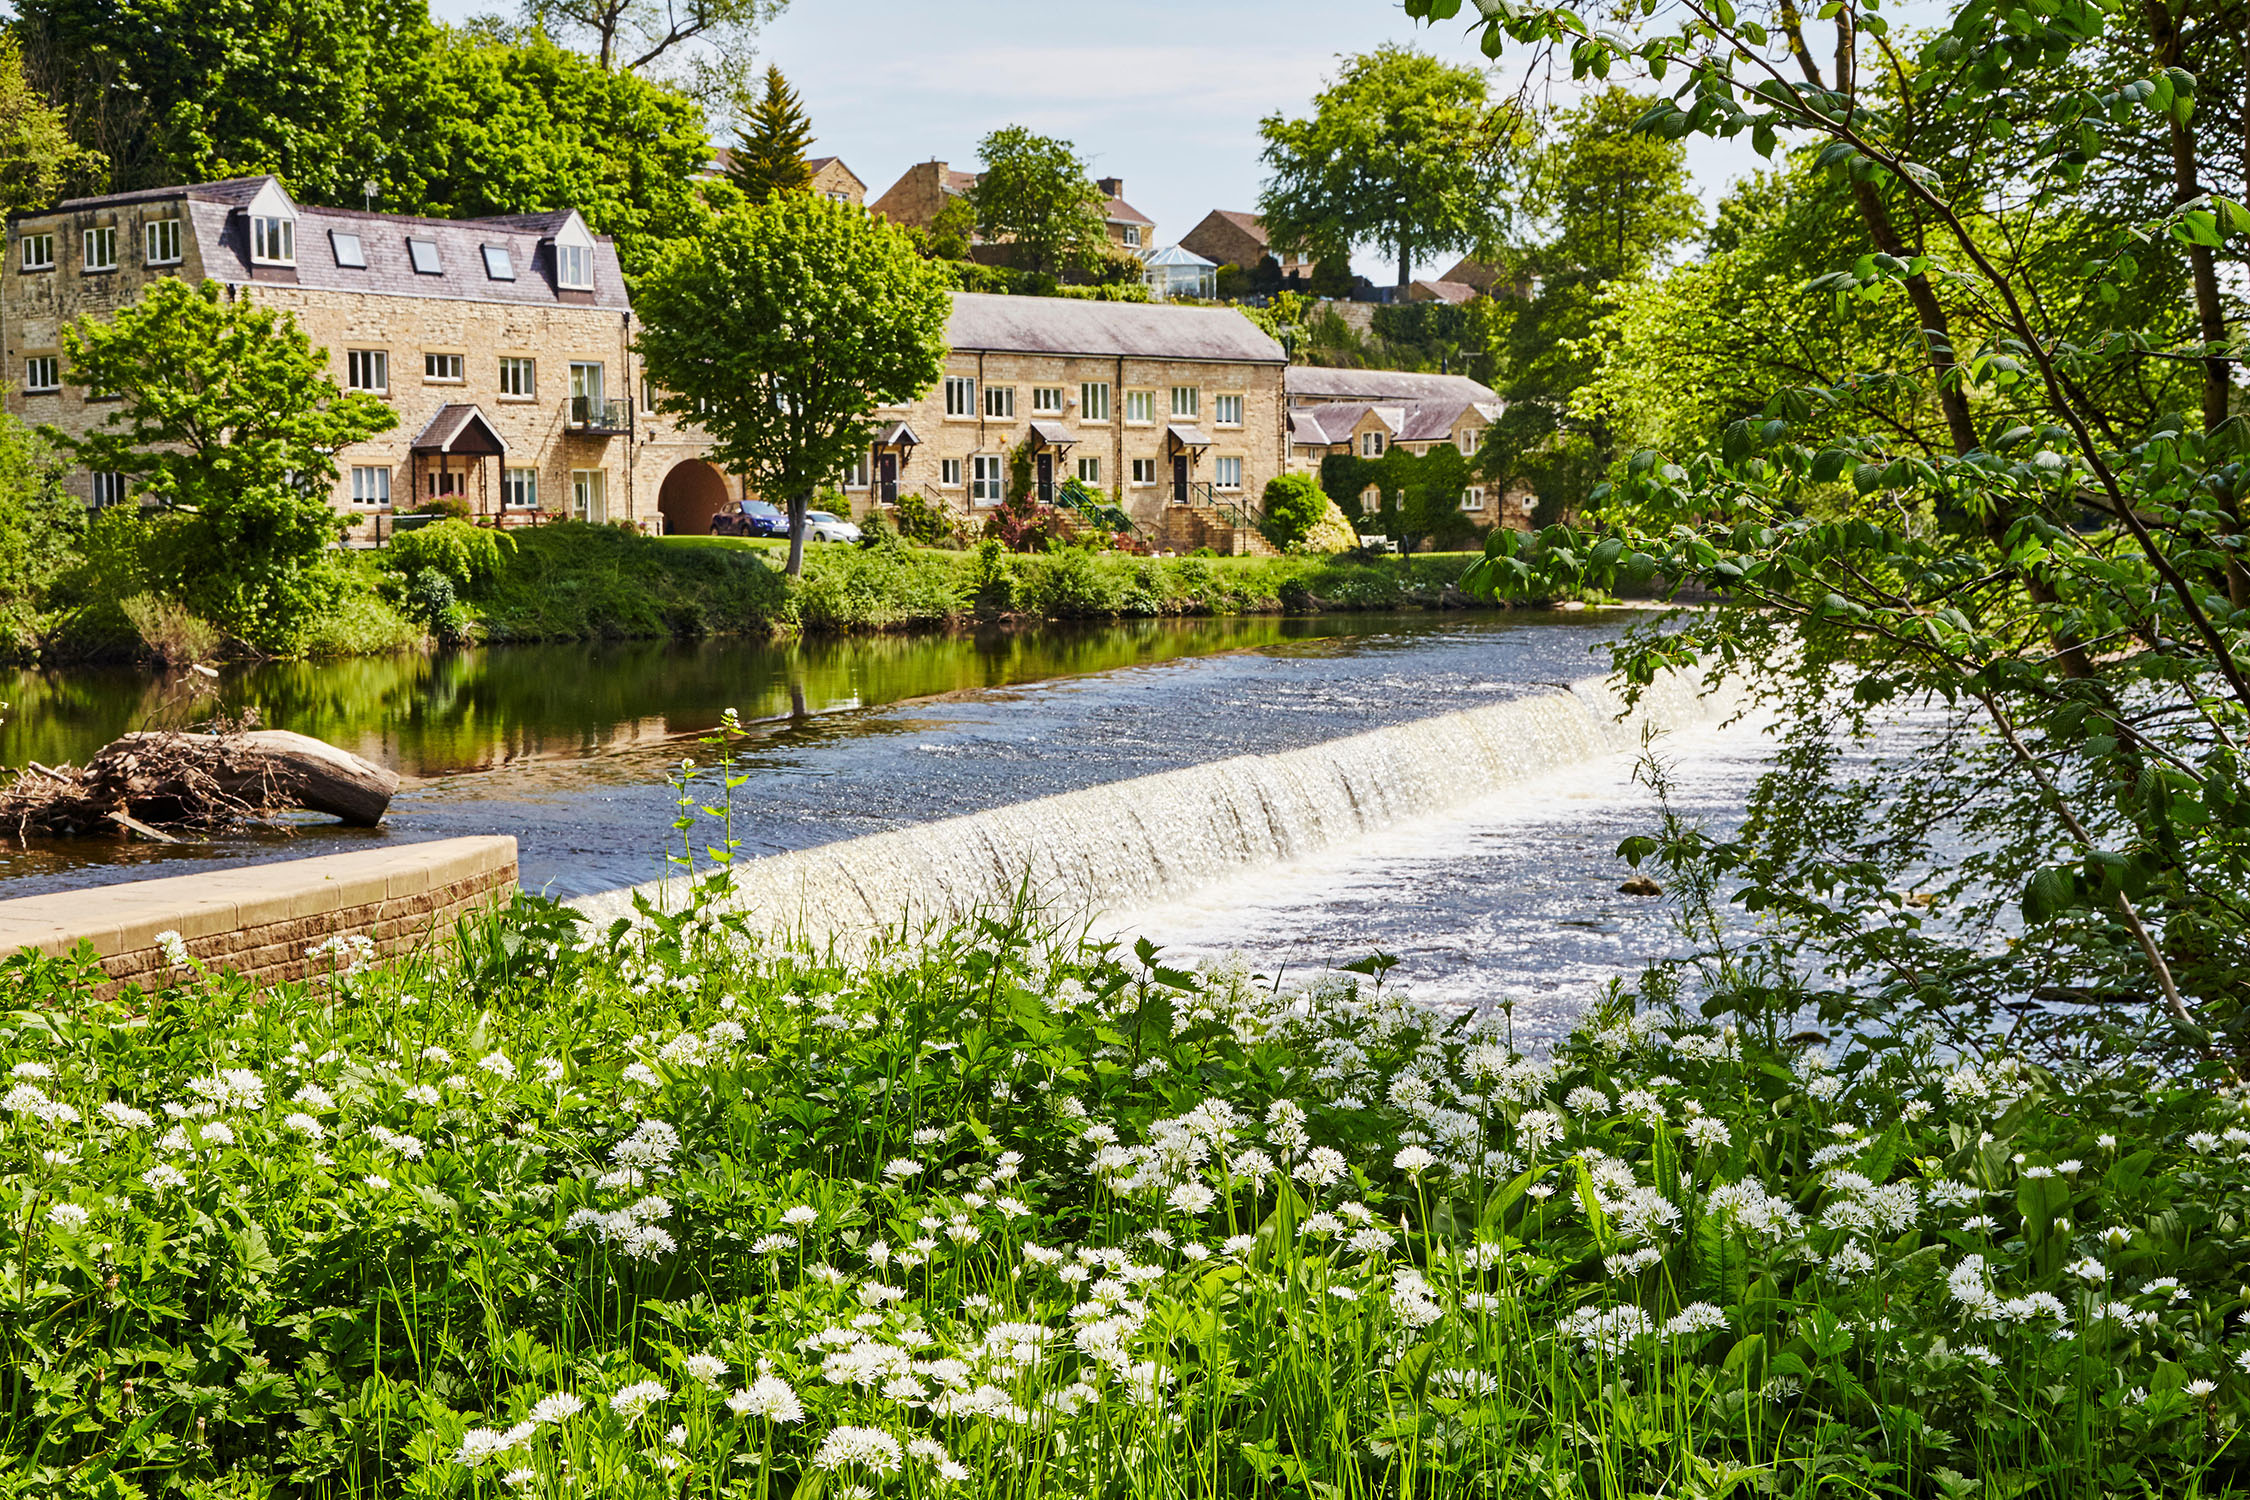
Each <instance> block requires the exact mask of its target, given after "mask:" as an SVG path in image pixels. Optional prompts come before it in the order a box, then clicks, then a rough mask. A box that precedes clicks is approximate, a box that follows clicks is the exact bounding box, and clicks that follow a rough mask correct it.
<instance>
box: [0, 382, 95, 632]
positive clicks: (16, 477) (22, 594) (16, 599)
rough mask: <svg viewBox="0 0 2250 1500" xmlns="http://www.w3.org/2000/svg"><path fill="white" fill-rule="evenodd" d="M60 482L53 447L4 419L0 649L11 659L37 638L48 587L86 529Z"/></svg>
mask: <svg viewBox="0 0 2250 1500" xmlns="http://www.w3.org/2000/svg"><path fill="white" fill-rule="evenodd" d="M62 480H63V466H62V464H61V463H60V462H58V461H57V459H56V456H55V452H54V449H53V447H52V445H50V444H49V443H48V442H46V441H45V440H44V439H43V438H41V437H40V436H39V434H37V433H36V432H34V431H32V430H31V429H30V428H29V427H27V426H25V425H24V424H23V423H22V422H21V421H18V420H17V419H16V418H14V417H12V416H5V415H0V651H4V652H6V653H8V654H10V655H14V654H17V653H20V652H21V651H23V650H24V649H25V648H26V647H28V646H29V645H31V644H32V643H33V641H34V640H35V639H36V636H37V624H38V616H39V611H40V608H41V607H42V606H43V604H44V603H45V601H46V599H47V589H48V585H49V584H51V583H53V582H54V580H55V579H56V577H57V576H59V575H60V574H61V573H62V572H63V570H64V569H65V568H66V567H68V566H69V565H70V563H71V562H72V560H73V558H74V555H75V547H74V544H75V543H76V541H77V539H78V536H79V534H80V532H82V531H83V530H84V528H85V522H86V507H85V506H84V505H83V504H81V503H80V502H79V501H78V499H77V498H76V497H75V496H73V495H71V494H70V492H69V491H67V490H65V489H64V488H63V483H62Z"/></svg>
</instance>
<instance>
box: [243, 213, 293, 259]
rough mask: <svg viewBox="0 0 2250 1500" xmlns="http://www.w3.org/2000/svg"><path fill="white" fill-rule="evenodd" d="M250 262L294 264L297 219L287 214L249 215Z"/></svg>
mask: <svg viewBox="0 0 2250 1500" xmlns="http://www.w3.org/2000/svg"><path fill="white" fill-rule="evenodd" d="M250 263H251V264H252V265H256V266H293V265H295V264H296V263H297V221H296V220H295V219H292V218H291V217H289V216H288V215H287V214H253V215H251V217H250Z"/></svg>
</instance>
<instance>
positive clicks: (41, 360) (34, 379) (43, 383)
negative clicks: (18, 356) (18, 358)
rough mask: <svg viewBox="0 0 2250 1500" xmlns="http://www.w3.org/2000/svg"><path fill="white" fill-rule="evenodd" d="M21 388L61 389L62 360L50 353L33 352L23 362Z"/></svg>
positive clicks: (37, 389) (34, 389)
mask: <svg viewBox="0 0 2250 1500" xmlns="http://www.w3.org/2000/svg"><path fill="white" fill-rule="evenodd" d="M23 388H24V389H25V390H27V391H59V390H61V389H62V361H61V360H60V359H58V358H57V357H56V356H54V355H52V354H34V355H32V356H31V358H29V359H27V360H25V361H24V362H23Z"/></svg>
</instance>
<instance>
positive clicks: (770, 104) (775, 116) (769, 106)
mask: <svg viewBox="0 0 2250 1500" xmlns="http://www.w3.org/2000/svg"><path fill="white" fill-rule="evenodd" d="M745 115H746V116H747V118H746V119H745V120H744V123H743V127H742V133H741V134H740V135H739V136H737V137H736V138H735V143H734V154H733V157H732V159H731V160H730V161H729V163H728V165H727V176H728V177H730V178H732V179H733V180H734V185H735V186H736V187H738V188H740V189H742V196H743V197H745V198H748V199H749V200H750V201H751V202H752V203H763V202H765V201H766V200H767V199H768V198H771V197H772V196H773V195H774V194H776V193H802V192H807V191H810V190H811V188H812V169H811V168H810V167H808V166H806V165H805V151H806V148H808V147H810V146H811V145H812V140H813V134H812V121H811V120H809V119H807V118H806V116H805V108H804V105H803V103H802V102H801V101H800V100H799V99H798V98H797V91H796V90H795V89H793V88H791V87H790V86H789V80H788V79H786V78H784V77H782V76H781V69H779V68H774V67H769V68H767V69H766V87H765V92H764V93H763V94H761V95H760V96H759V97H758V98H757V100H756V101H755V102H754V103H752V104H751V106H750V107H749V109H748V110H746V111H745Z"/></svg>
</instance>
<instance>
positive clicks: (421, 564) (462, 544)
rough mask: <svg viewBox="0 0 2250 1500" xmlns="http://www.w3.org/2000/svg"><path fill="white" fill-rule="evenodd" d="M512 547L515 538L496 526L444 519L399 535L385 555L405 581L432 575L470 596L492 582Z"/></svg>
mask: <svg viewBox="0 0 2250 1500" xmlns="http://www.w3.org/2000/svg"><path fill="white" fill-rule="evenodd" d="M515 546H516V539H515V538H514V537H512V536H509V535H508V534H507V533H506V532H504V531H501V530H499V529H498V528H496V527H491V526H477V525H473V524H471V523H470V522H467V521H461V520H445V521H436V522H432V523H431V524H430V525H428V526H422V527H418V528H416V529H415V530H413V531H402V532H399V533H398V534H397V535H396V536H394V537H392V538H391V545H390V548H389V554H388V555H389V561H390V564H391V566H392V567H394V568H396V569H398V571H399V572H400V573H401V574H403V575H405V576H406V577H408V578H413V577H415V576H416V575H418V574H420V573H424V572H435V573H438V574H440V575H442V576H443V577H444V578H445V579H446V581H447V582H449V583H450V584H452V585H453V587H454V588H455V589H457V590H460V591H461V592H464V593H473V592H474V591H475V590H476V589H478V588H479V587H481V586H482V585H484V584H486V583H489V582H491V580H492V579H493V577H494V576H495V575H496V574H498V573H499V571H500V562H501V559H502V558H503V557H504V556H505V555H506V554H507V553H510V552H513V551H514V550H515Z"/></svg>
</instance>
